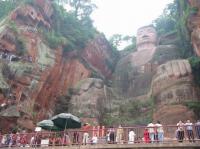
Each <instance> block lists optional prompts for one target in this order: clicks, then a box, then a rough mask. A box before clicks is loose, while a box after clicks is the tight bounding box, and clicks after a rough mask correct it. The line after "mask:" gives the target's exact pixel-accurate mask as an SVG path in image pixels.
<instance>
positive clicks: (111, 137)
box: [108, 126, 115, 144]
mask: <svg viewBox="0 0 200 149" xmlns="http://www.w3.org/2000/svg"><path fill="white" fill-rule="evenodd" d="M108 134H109V138H108V139H109V140H110V143H112V144H113V143H114V142H115V129H114V128H113V126H111V127H110V128H109V129H108Z"/></svg>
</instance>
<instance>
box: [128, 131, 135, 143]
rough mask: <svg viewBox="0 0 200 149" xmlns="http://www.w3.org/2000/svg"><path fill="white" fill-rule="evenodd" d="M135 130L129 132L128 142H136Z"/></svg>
mask: <svg viewBox="0 0 200 149" xmlns="http://www.w3.org/2000/svg"><path fill="white" fill-rule="evenodd" d="M135 136H136V134H135V132H134V131H133V130H131V131H129V133H128V144H133V143H134V142H135Z"/></svg>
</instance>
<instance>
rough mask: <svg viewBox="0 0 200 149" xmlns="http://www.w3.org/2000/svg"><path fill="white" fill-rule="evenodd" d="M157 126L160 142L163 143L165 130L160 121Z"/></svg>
mask: <svg viewBox="0 0 200 149" xmlns="http://www.w3.org/2000/svg"><path fill="white" fill-rule="evenodd" d="M155 126H156V127H157V133H158V141H159V142H163V140H164V130H163V127H162V124H160V121H157V123H156V124H155Z"/></svg>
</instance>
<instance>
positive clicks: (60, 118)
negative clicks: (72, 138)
mask: <svg viewBox="0 0 200 149" xmlns="http://www.w3.org/2000/svg"><path fill="white" fill-rule="evenodd" d="M51 120H52V121H53V122H54V125H56V126H57V127H59V128H62V129H63V130H64V129H68V128H81V121H80V119H79V118H78V117H76V116H74V115H72V114H70V113H60V114H58V115H55V116H54V117H52V118H51Z"/></svg>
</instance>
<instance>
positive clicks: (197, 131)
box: [195, 120, 200, 139]
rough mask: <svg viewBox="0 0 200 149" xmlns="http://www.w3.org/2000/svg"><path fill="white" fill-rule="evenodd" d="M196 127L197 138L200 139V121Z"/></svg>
mask: <svg viewBox="0 0 200 149" xmlns="http://www.w3.org/2000/svg"><path fill="white" fill-rule="evenodd" d="M195 126H196V133H197V138H198V139H200V120H197V122H196V124H195Z"/></svg>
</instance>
